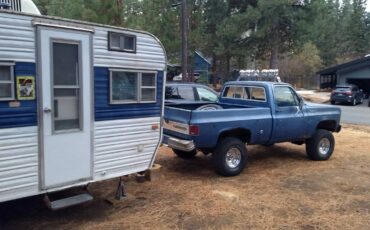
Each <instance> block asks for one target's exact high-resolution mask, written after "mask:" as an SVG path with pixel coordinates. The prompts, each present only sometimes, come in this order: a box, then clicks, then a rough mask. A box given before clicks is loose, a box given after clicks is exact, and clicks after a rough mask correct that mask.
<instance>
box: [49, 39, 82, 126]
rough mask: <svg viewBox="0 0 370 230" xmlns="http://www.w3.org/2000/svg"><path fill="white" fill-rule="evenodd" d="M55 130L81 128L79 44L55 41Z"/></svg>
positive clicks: (53, 70) (53, 69)
mask: <svg viewBox="0 0 370 230" xmlns="http://www.w3.org/2000/svg"><path fill="white" fill-rule="evenodd" d="M52 73H53V78H52V79H53V89H54V92H53V99H54V105H53V115H54V116H53V118H54V131H55V132H61V131H66V130H81V129H82V127H81V121H80V106H81V105H80V93H81V92H80V79H79V77H80V64H79V44H66V43H58V42H54V43H53V68H52Z"/></svg>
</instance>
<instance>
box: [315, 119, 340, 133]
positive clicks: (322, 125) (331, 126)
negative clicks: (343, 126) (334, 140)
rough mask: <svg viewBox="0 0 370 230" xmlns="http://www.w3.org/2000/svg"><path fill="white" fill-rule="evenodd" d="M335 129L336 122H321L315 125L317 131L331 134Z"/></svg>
mask: <svg viewBox="0 0 370 230" xmlns="http://www.w3.org/2000/svg"><path fill="white" fill-rule="evenodd" d="M336 128H337V122H336V121H333V120H328V121H321V122H320V123H319V124H318V125H317V129H325V130H328V131H331V132H335V130H336Z"/></svg>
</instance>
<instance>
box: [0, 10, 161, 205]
mask: <svg viewBox="0 0 370 230" xmlns="http://www.w3.org/2000/svg"><path fill="white" fill-rule="evenodd" d="M165 70H166V55H165V50H164V48H163V46H162V45H161V43H160V42H159V40H158V39H156V38H155V37H154V36H153V35H151V34H149V33H146V32H141V31H135V30H129V29H123V28H118V27H112V26H106V25H99V24H93V23H87V22H81V21H75V20H67V19H62V18H55V17H47V16H40V15H32V14H25V13H20V12H11V11H7V10H0V202H4V201H9V200H13V199H18V198H22V197H28V196H33V195H37V194H44V193H49V192H53V191H58V190H62V189H66V188H70V187H75V186H81V185H86V184H89V183H91V182H96V181H101V180H106V179H110V178H115V177H120V176H124V175H128V174H132V173H136V172H141V171H145V170H147V169H149V168H150V167H151V166H152V164H153V162H154V159H155V156H156V152H157V150H158V148H159V145H160V142H161V138H162V126H161V117H162V115H163V100H164V84H165V75H166V72H165Z"/></svg>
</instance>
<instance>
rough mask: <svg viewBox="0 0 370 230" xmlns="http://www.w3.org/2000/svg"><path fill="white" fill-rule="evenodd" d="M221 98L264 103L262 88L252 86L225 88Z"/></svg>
mask: <svg viewBox="0 0 370 230" xmlns="http://www.w3.org/2000/svg"><path fill="white" fill-rule="evenodd" d="M223 98H229V99H244V100H252V101H263V102H265V101H266V92H265V89H264V88H263V87H254V86H245V87H241V86H228V87H226V88H225V90H224V93H223Z"/></svg>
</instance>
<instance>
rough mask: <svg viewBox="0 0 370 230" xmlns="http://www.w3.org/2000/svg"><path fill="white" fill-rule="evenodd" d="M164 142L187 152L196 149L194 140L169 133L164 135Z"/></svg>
mask: <svg viewBox="0 0 370 230" xmlns="http://www.w3.org/2000/svg"><path fill="white" fill-rule="evenodd" d="M163 144H164V145H166V146H168V147H170V148H172V149H178V150H181V151H185V152H190V151H192V150H194V149H195V144H194V141H192V140H190V141H189V140H182V139H178V138H174V137H170V136H167V135H164V137H163Z"/></svg>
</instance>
